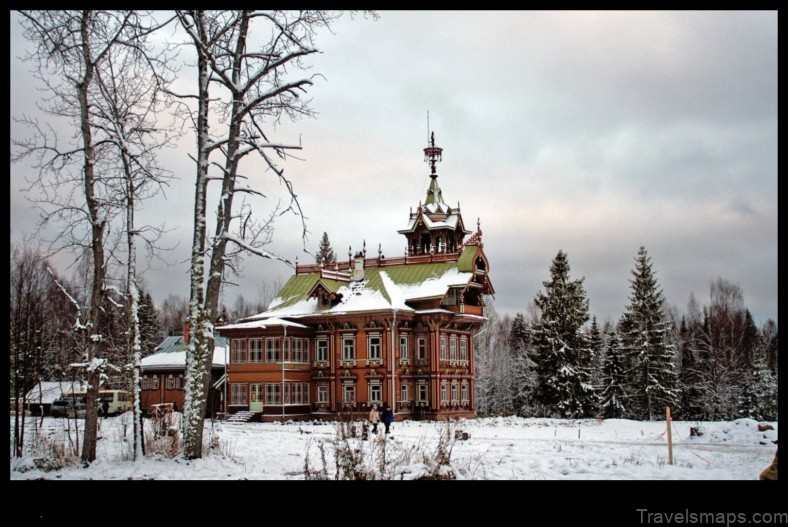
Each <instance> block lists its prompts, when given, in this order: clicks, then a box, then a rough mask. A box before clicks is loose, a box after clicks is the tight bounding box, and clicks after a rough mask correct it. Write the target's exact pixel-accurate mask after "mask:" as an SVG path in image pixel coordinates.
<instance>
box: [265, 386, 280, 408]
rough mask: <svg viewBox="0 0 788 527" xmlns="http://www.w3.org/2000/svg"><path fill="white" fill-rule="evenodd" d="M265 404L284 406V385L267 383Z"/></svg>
mask: <svg viewBox="0 0 788 527" xmlns="http://www.w3.org/2000/svg"><path fill="white" fill-rule="evenodd" d="M265 404H268V405H272V404H275V405H279V404H282V385H281V384H280V383H278V382H267V383H265Z"/></svg>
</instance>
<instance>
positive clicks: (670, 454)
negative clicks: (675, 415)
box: [667, 406, 673, 465]
mask: <svg viewBox="0 0 788 527" xmlns="http://www.w3.org/2000/svg"><path fill="white" fill-rule="evenodd" d="M667 415H668V419H667V421H668V464H669V465H672V464H673V436H671V422H670V406H668V407H667Z"/></svg>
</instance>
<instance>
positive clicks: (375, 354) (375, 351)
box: [367, 333, 383, 362]
mask: <svg viewBox="0 0 788 527" xmlns="http://www.w3.org/2000/svg"><path fill="white" fill-rule="evenodd" d="M372 339H375V340H377V344H375V343H373V342H372ZM382 356H383V338H382V337H381V335H380V333H371V334H369V335H367V358H368V359H369V360H371V361H378V362H380V361H381V360H382Z"/></svg>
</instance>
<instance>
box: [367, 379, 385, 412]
mask: <svg viewBox="0 0 788 527" xmlns="http://www.w3.org/2000/svg"><path fill="white" fill-rule="evenodd" d="M375 389H376V390H375ZM375 391H377V392H378V393H377V397H375V394H374V392H375ZM369 403H370V404H377V405H378V406H379V405H381V404H382V403H383V385H381V384H380V383H379V382H375V383H371V384H370V385H369Z"/></svg>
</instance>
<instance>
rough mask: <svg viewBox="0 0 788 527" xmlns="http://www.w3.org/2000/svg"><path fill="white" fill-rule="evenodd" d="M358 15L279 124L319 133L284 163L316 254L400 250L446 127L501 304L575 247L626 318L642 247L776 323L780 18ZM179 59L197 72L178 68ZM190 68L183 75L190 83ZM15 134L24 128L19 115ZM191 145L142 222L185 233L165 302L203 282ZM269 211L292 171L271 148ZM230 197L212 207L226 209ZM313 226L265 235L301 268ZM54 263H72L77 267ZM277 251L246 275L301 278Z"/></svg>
mask: <svg viewBox="0 0 788 527" xmlns="http://www.w3.org/2000/svg"><path fill="white" fill-rule="evenodd" d="M379 15H380V17H379V20H377V21H373V20H371V19H366V20H365V19H364V18H363V17H356V18H355V19H352V20H351V19H350V18H349V17H346V18H343V19H341V20H340V21H339V22H337V23H336V24H335V25H334V27H333V34H332V33H330V32H323V34H322V35H321V36H320V38H319V42H318V47H319V48H320V49H321V51H322V52H323V53H322V54H321V55H320V56H318V57H316V58H314V59H313V60H312V61H311V65H312V69H311V70H310V74H311V73H320V74H322V76H323V77H324V78H317V79H316V80H315V85H314V87H313V88H312V89H311V92H310V94H311V96H312V97H313V108H314V109H315V110H316V111H317V112H318V117H317V119H314V120H304V121H299V122H296V123H294V124H285V125H282V126H280V127H279V128H277V130H276V132H275V133H274V134H273V135H274V136H275V137H276V138H277V140H279V141H281V142H288V141H289V142H298V141H300V142H301V143H302V145H303V147H304V148H303V151H302V152H301V153H300V154H299V156H300V157H302V158H303V161H289V162H287V163H286V164H285V165H284V166H285V173H286V175H287V176H288V177H289V178H290V179H291V180H292V181H293V183H294V185H295V189H296V192H297V193H298V196H299V199H300V201H301V205H302V207H303V210H304V213H305V215H306V216H307V227H308V229H309V230H310V232H311V235H310V238H309V240H308V241H307V248H308V249H309V250H310V251H312V252H315V251H316V249H317V245H318V243H319V241H320V237H321V236H322V233H323V232H324V231H326V232H327V233H328V235H329V238H330V239H331V242H332V245H333V247H334V249H335V251H336V253H337V254H338V256H339V257H340V258H346V257H347V251H348V246H352V248H353V251H356V250H358V249H360V248H361V244H362V241H363V240H366V244H367V251H368V256H376V255H377V247H378V243H381V244H382V250H383V253H384V255H386V256H399V255H402V254H403V252H404V249H405V238H404V237H403V236H402V235H400V234H397V232H396V231H397V230H398V229H403V228H405V227H406V225H407V221H408V212H409V209H410V208H411V207H413V208H414V209H415V207H416V205H417V204H418V203H419V201H420V200H423V199H424V197H425V193H426V189H427V184H428V182H429V178H428V172H429V168H428V166H427V165H426V164H425V163H424V162H423V152H422V149H423V148H424V147H425V146H426V143H427V112H428V111H429V116H430V117H429V122H430V129H431V130H432V131H434V132H435V137H436V142H437V144H438V146H440V147H442V148H443V162H442V163H440V164H439V165H438V174H439V178H438V182H439V184H440V186H441V188H442V190H443V196H444V198H445V199H446V201H447V202H448V203H450V204H452V205H456V204H457V202H459V203H460V205H461V208H462V214H463V218H464V220H465V223H466V225H467V226H468V227H469V228H473V229H475V226H476V220H477V217H478V218H480V221H481V228H482V231H483V233H484V236H483V239H484V250H485V252H486V254H487V256H488V258H489V260H490V275H491V279H492V282H493V285H494V287H495V289H496V291H497V293H496V295H495V300H494V306H495V308H496V310H498V311H499V312H501V313H509V314H512V315H513V314H514V313H516V312H517V311H523V310H525V309H526V308H527V306H528V304H529V302H532V301H533V299H534V297H535V295H536V293H537V292H538V291H540V290H542V291H543V290H544V288H543V285H542V282H543V281H546V280H548V279H549V267H550V263H551V262H552V260H553V258H554V257H555V256H556V254H557V252H558V251H559V250H563V251H564V252H566V253H567V255H568V259H569V264H570V266H571V276H572V277H573V278H579V277H585V282H584V284H585V289H586V292H587V293H588V297H589V299H590V310H591V313H592V314H595V315H596V316H597V318H598V319H599V320H600V321H604V320H605V319H610V320H617V319H618V317H619V316H620V315H621V313H622V312H623V311H624V308H625V306H626V305H627V302H628V296H629V292H630V290H629V278H630V270H631V269H632V268H633V266H634V258H635V256H636V254H637V251H638V248H639V247H640V246H641V245H642V246H644V247H645V248H646V250H647V251H648V254H649V256H650V257H651V259H652V264H653V268H654V270H655V272H656V276H657V279H658V280H659V283H660V285H661V286H662V288H663V290H664V294H665V297H666V299H667V301H668V302H669V303H670V304H673V305H676V306H678V307H679V309H681V310H685V309H686V305H687V300H688V299H689V296H690V293H694V294H695V296H696V298H697V299H698V301H699V302H701V303H704V304H707V303H708V297H709V293H708V291H709V282H710V281H711V280H713V279H715V278H717V277H722V278H724V279H726V280H728V281H730V282H733V283H736V284H738V285H740V286H741V288H742V291H743V294H744V301H745V304H746V305H747V306H748V307H749V308H750V310H751V311H752V313H753V316H754V317H755V321H756V323H757V324H759V325H760V324H762V323H763V322H765V321H766V320H767V319H768V318H773V319H775V320H776V319H777V14H776V12H705V11H704V12H664V11H660V12H500V11H490V12H479V11H473V12H446V11H440V12H409V11H399V12H389V11H383V12H380V13H379ZM20 33H21V32H20V29H19V26H18V24H17V23H16V21H15V18H13V17H12V20H11V78H12V81H11V108H12V114H13V115H18V114H20V113H21V112H22V111H24V112H28V113H33V112H34V103H35V100H36V97H37V95H36V92H35V91H34V89H33V88H32V86H33V82H32V77H31V76H30V75H29V74H28V73H27V70H29V69H30V65H27V64H22V63H20V62H19V61H18V60H17V59H16V57H17V56H18V55H20V54H21V51H22V46H23V45H24V40H23V39H22V37H21V34H20ZM184 71H185V70H184ZM189 80H190V79H184V82H187V81H189ZM11 130H12V135H14V136H16V135H17V134H23V133H24V131H23V130H22V129H21V128H19V127H17V126H16V125H14V124H13V123H12V127H11ZM191 149H193V139H191V138H186V139H185V140H184V142H183V143H182V148H180V149H178V150H176V151H171V152H168V153H167V154H166V156H165V157H164V159H163V164H165V165H166V166H167V167H168V168H169V169H171V170H172V171H173V172H174V174H175V175H176V176H177V178H178V179H177V180H175V181H173V183H172V184H171V186H170V188H169V189H167V191H166V196H162V197H160V198H158V199H157V200H156V201H150V202H148V204H146V207H148V208H147V209H146V211H144V212H143V214H142V217H143V219H148V220H151V219H153V220H156V221H161V220H164V221H166V223H167V225H168V227H171V228H175V227H177V228H176V229H175V230H174V231H173V232H171V233H170V234H168V236H167V240H166V241H167V242H168V243H170V244H176V243H177V244H178V247H177V248H176V249H175V250H173V251H171V252H170V253H169V254H168V255H167V256H166V258H167V259H168V260H169V261H170V262H171V265H164V264H162V263H158V264H157V268H156V269H151V270H148V271H147V272H146V273H145V277H144V278H145V282H146V284H147V286H148V289H149V290H150V291H151V292H152V294H153V297H154V299H155V300H156V301H157V303H158V304H160V303H161V302H162V301H163V300H164V299H165V298H166V297H167V295H168V294H171V293H172V294H177V295H181V296H184V297H188V282H189V277H188V269H187V265H186V264H185V263H184V262H185V261H186V260H187V259H188V256H189V251H190V245H191V229H192V224H191V222H192V213H191V212H190V210H191V207H192V202H193V189H194V175H193V173H194V169H193V165H192V164H191V163H190V161H189V158H188V154H189V153H191ZM244 171H245V172H246V173H249V174H257V175H258V176H259V180H258V181H259V182H258V184H259V185H260V187H259V188H261V189H264V191H265V192H266V193H267V195H268V196H269V200H268V201H265V202H258V204H257V207H258V210H259V211H260V212H261V213H264V212H265V211H266V210H270V206H271V204H272V203H275V200H276V199H277V196H282V194H281V188H280V185H279V184H278V183H277V181H276V180H275V179H274V178H273V177H272V176H271V175H268V174H265V173H263V166H262V164H261V163H259V162H258V161H254V162H252V161H250V162H248V164H247V165H246V166H245V167H244ZM25 174H29V169H28V168H27V167H25V166H23V165H12V166H11V176H12V177H11V236H12V239H14V240H16V239H19V238H20V237H21V235H22V234H23V233H29V232H32V230H33V226H34V224H35V219H36V216H35V212H34V211H33V210H32V209H31V206H30V204H29V202H27V201H26V200H25V198H24V196H23V194H22V193H21V192H19V188H20V187H21V186H22V184H21V180H22V177H23V176H24V175H25ZM215 208H216V205H215V202H212V203H211V204H209V211H214V210H215ZM299 235H300V223H299V221H298V220H297V219H296V218H294V217H292V216H286V217H282V218H280V219H279V221H278V223H277V227H276V231H275V235H274V240H273V243H272V244H271V245H270V246H269V247H268V248H269V249H270V250H271V251H273V252H276V253H278V254H281V255H282V256H285V257H287V258H289V259H291V260H292V259H294V258H295V257H296V256H298V257H299V262H300V263H311V262H312V261H313V260H312V258H311V257H310V256H309V255H307V254H304V253H303V252H301V242H300V238H299ZM60 265H63V264H62V263H61V264H60ZM291 274H292V270H291V269H290V268H288V267H287V266H286V265H284V264H282V263H280V262H274V261H270V260H261V259H258V258H250V259H249V260H247V262H246V265H245V267H244V277H243V278H242V279H240V280H239V284H240V285H239V287H236V288H232V289H226V290H225V302H226V303H227V304H228V305H231V304H232V302H233V300H234V299H235V296H236V295H237V294H238V293H239V292H240V293H243V294H244V296H245V297H246V298H247V299H251V300H255V299H256V298H257V297H258V291H259V289H260V284H263V283H272V282H273V281H274V280H275V279H280V280H282V281H284V280H286V279H287V278H288V277H289V276H290V275H291Z"/></svg>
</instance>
